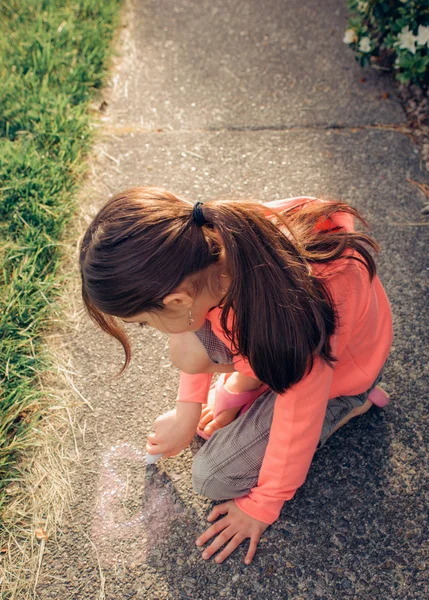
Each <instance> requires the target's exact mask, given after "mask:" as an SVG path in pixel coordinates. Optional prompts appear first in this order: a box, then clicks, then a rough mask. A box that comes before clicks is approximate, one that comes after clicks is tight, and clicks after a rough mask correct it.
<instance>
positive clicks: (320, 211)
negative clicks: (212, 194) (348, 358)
mask: <svg viewBox="0 0 429 600" xmlns="http://www.w3.org/2000/svg"><path fill="white" fill-rule="evenodd" d="M269 212H271V211H269V209H268V208H267V207H266V206H264V205H258V204H255V203H224V202H213V203H209V204H208V205H205V208H204V217H205V218H206V219H207V220H208V221H209V222H210V221H211V222H212V223H213V226H214V229H215V230H216V231H217V232H218V234H219V236H220V237H221V239H222V242H223V244H224V247H225V256H226V264H227V265H228V266H229V269H230V273H229V275H230V277H231V285H230V288H229V290H228V293H227V296H226V298H225V299H224V304H223V307H222V314H221V326H222V328H223V330H224V331H225V333H226V335H227V337H228V338H229V339H230V341H231V342H232V346H233V349H234V351H235V352H237V354H240V355H242V356H244V357H246V358H247V359H248V361H249V364H250V366H251V367H252V369H253V371H254V372H255V374H256V375H257V376H258V378H259V379H260V380H261V381H263V382H264V383H267V384H268V385H269V386H270V387H271V388H272V389H273V390H274V391H276V392H278V393H283V392H284V391H286V390H287V389H288V388H290V387H291V386H292V385H294V384H295V383H297V382H298V381H299V380H300V379H302V378H303V377H304V375H305V374H306V372H308V371H310V370H311V368H312V366H313V360H314V356H316V355H320V357H321V358H322V359H323V360H324V361H326V362H327V363H328V364H331V365H332V363H333V362H334V361H335V357H334V356H333V354H332V350H331V344H330V337H331V336H332V334H333V333H334V331H335V327H336V314H335V307H334V305H333V302H332V299H331V298H330V296H329V293H328V290H327V288H326V287H325V285H324V283H323V280H321V279H320V278H318V277H316V276H314V275H312V273H311V267H312V264H313V263H327V262H331V261H335V260H337V259H339V258H346V259H353V260H357V261H358V262H361V263H363V264H364V265H365V266H366V268H367V269H368V272H369V276H370V277H371V278H372V277H374V275H375V263H374V259H373V258H372V256H371V254H370V252H369V251H368V249H367V248H366V247H365V244H367V245H368V246H369V247H371V248H373V249H374V250H376V249H377V245H376V244H375V242H374V241H373V240H372V239H371V238H369V237H368V236H366V235H364V234H361V233H348V232H346V231H345V230H343V229H341V228H340V227H336V226H335V225H334V224H333V223H332V222H331V221H330V217H331V215H333V213H339V212H341V213H344V214H345V215H350V216H354V217H357V218H358V219H360V220H361V221H362V219H361V218H360V216H359V214H358V213H357V211H356V210H355V209H353V208H352V207H350V206H348V205H347V204H344V203H339V202H332V203H316V202H310V203H308V204H307V205H302V206H298V207H296V208H294V209H292V210H290V211H286V213H284V216H282V215H280V214H278V213H274V212H271V214H272V217H273V218H272V220H270V219H267V213H269ZM281 228H283V230H282V229H281ZM349 250H351V251H356V252H351V253H350V252H348V253H347V254H346V255H344V252H345V251H349ZM231 310H232V311H233V321H232V324H231V327H230V328H228V317H229V315H230V312H231Z"/></svg>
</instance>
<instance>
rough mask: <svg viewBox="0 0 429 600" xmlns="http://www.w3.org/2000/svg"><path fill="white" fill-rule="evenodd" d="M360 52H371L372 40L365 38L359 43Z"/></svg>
mask: <svg viewBox="0 0 429 600" xmlns="http://www.w3.org/2000/svg"><path fill="white" fill-rule="evenodd" d="M359 50H360V51H361V52H371V40H370V39H369V37H364V38H362V39H361V41H360V42H359Z"/></svg>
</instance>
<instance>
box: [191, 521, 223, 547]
mask: <svg viewBox="0 0 429 600" xmlns="http://www.w3.org/2000/svg"><path fill="white" fill-rule="evenodd" d="M228 526H229V523H228V520H227V519H226V518H225V519H221V520H220V521H218V522H217V523H214V524H213V525H212V526H211V527H209V528H208V529H206V531H205V532H204V533H203V534H202V535H200V537H199V538H198V539H197V546H204V544H205V543H206V542H207V541H208V540H209V539H211V538H212V537H213V536H214V535H216V534H217V533H220V532H221V531H222V530H223V529H225V527H228Z"/></svg>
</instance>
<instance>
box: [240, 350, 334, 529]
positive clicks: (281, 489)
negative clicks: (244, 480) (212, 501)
mask: <svg viewBox="0 0 429 600" xmlns="http://www.w3.org/2000/svg"><path fill="white" fill-rule="evenodd" d="M332 376H333V370H332V368H331V367H330V366H329V365H327V364H326V363H324V362H323V361H322V360H320V359H316V360H315V361H314V365H313V368H312V370H311V372H310V373H309V374H308V375H307V376H306V377H305V378H304V379H302V380H301V381H300V382H298V383H297V384H296V385H295V386H293V387H292V388H291V389H289V390H288V391H287V392H286V393H284V394H280V395H279V396H278V397H277V399H276V401H275V405H274V414H273V421H272V425H271V430H270V436H269V440H268V445H267V449H266V451H265V456H264V460H263V461H262V466H261V470H260V473H259V479H258V485H257V487H255V488H253V489H252V490H250V492H249V494H248V495H247V496H244V497H242V498H236V500H235V502H236V504H237V505H238V507H239V508H240V509H241V510H243V511H244V512H245V513H246V514H248V515H250V516H251V517H254V518H255V519H258V520H259V521H263V522H264V523H268V524H271V523H273V522H274V521H275V520H276V519H277V518H278V516H279V514H280V511H281V508H282V506H283V504H284V502H285V501H286V500H291V498H293V496H294V495H295V492H296V490H297V489H298V488H299V487H300V486H301V485H302V484H303V483H304V481H305V479H306V476H307V473H308V470H309V468H310V464H311V461H312V460H313V455H314V453H315V451H316V447H317V444H318V442H319V439H320V432H321V430H322V425H323V420H324V417H325V413H326V406H327V403H328V397H329V390H330V387H331V382H332Z"/></svg>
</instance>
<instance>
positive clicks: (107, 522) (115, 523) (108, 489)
mask: <svg viewBox="0 0 429 600" xmlns="http://www.w3.org/2000/svg"><path fill="white" fill-rule="evenodd" d="M145 454H146V453H145V452H144V451H143V450H141V449H139V448H137V447H135V446H133V445H132V444H129V443H123V444H120V445H118V446H113V447H112V448H110V450H109V451H108V452H106V453H105V454H104V456H103V459H102V463H101V474H100V483H99V487H98V497H97V503H96V511H95V514H94V518H93V525H92V537H93V541H94V543H95V545H96V546H97V548H98V552H99V557H100V561H101V562H102V564H104V565H106V566H108V565H112V564H115V563H116V562H118V561H120V562H122V563H124V562H127V563H141V562H146V561H147V559H148V557H149V554H150V551H151V548H153V547H154V545H160V544H162V542H163V540H166V539H168V534H169V531H170V528H171V525H172V524H173V522H174V521H176V520H177V518H178V517H179V514H180V513H182V514H183V512H184V509H183V508H182V507H181V504H180V501H179V500H178V498H177V494H176V492H175V490H174V488H173V486H172V484H171V481H170V480H169V479H168V477H167V476H166V475H165V474H164V473H162V472H159V471H158V469H157V467H155V466H151V467H147V468H146V461H145ZM130 471H131V473H132V477H129V474H130Z"/></svg>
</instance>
